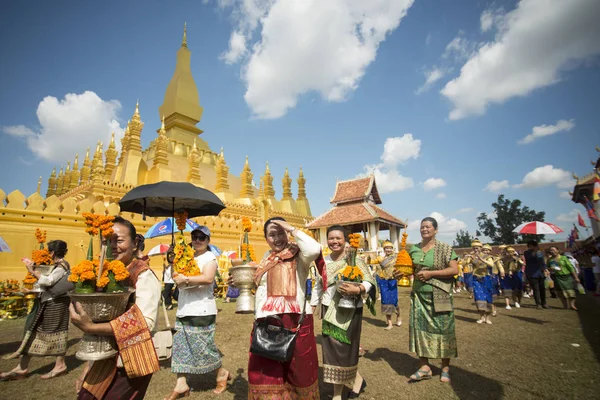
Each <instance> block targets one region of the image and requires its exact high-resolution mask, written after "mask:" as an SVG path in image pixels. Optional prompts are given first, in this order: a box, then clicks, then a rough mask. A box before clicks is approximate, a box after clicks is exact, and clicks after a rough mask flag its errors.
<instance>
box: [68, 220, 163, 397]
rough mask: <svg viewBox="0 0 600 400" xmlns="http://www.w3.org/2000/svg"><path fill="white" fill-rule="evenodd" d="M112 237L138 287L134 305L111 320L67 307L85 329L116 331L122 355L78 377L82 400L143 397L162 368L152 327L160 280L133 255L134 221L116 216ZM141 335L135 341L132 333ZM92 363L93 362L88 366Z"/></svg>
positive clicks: (130, 280)
mask: <svg viewBox="0 0 600 400" xmlns="http://www.w3.org/2000/svg"><path fill="white" fill-rule="evenodd" d="M113 231H114V234H113V236H112V238H111V244H110V245H111V247H112V254H113V256H114V257H115V260H118V261H121V262H122V263H123V264H125V265H126V266H127V271H128V272H129V278H128V280H127V286H130V287H134V288H135V304H131V307H130V308H129V309H128V310H127V311H126V312H125V314H123V315H122V316H120V317H117V318H115V319H114V320H112V321H110V322H103V323H94V322H93V321H92V319H91V318H90V316H89V315H88V314H87V313H86V312H85V310H84V309H83V307H82V306H81V304H79V303H76V304H71V305H70V306H69V310H70V314H71V322H72V323H73V325H75V326H76V327H78V328H79V329H81V330H82V331H83V332H84V333H88V334H92V335H101V336H114V337H115V339H116V342H117V345H118V347H119V355H118V357H114V358H110V359H107V360H102V361H93V362H90V363H89V364H88V365H87V366H86V368H84V371H83V373H82V376H81V377H80V379H79V380H78V381H77V383H76V385H77V389H78V390H79V396H78V399H79V400H96V399H98V400H104V399H106V400H108V399H129V400H134V399H143V398H144V396H145V395H146V390H147V389H148V385H149V384H150V380H151V378H152V374H153V373H154V372H156V371H158V370H159V369H160V366H159V365H158V357H157V355H156V351H155V350H154V344H153V343H152V340H144V339H143V338H149V337H150V332H151V331H153V330H154V328H155V326H156V320H157V318H158V304H159V302H160V297H161V284H160V281H159V280H158V278H157V277H156V275H155V274H154V272H153V271H152V270H151V269H150V266H149V265H148V263H147V261H146V260H145V259H138V258H136V257H135V254H136V253H137V250H138V246H139V243H138V241H137V239H136V230H135V227H134V226H133V224H132V223H131V222H129V221H127V220H126V219H124V218H122V217H118V216H117V217H115V219H114V220H113ZM132 337H134V338H141V339H142V340H140V341H132V340H131V338H132ZM90 364H91V365H90Z"/></svg>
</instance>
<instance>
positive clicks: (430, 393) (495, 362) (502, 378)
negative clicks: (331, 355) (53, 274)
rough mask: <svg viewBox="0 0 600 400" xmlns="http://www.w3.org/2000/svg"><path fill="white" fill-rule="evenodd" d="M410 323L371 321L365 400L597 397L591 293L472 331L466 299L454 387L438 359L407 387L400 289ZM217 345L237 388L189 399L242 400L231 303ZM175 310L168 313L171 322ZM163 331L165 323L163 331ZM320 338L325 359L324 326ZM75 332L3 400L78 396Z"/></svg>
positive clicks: (10, 332)
mask: <svg viewBox="0 0 600 400" xmlns="http://www.w3.org/2000/svg"><path fill="white" fill-rule="evenodd" d="M400 290H401V292H400V307H401V309H402V317H403V320H404V324H403V325H402V326H401V327H395V328H394V329H393V330H391V331H386V330H383V327H384V326H385V323H384V319H385V318H384V317H383V316H381V315H377V316H376V317H373V316H371V315H370V314H369V313H368V312H367V313H365V318H364V321H363V331H362V332H363V333H362V344H363V347H364V348H365V350H366V352H367V353H366V354H365V356H364V357H362V358H361V360H360V364H359V370H360V373H361V374H362V375H363V376H364V378H365V379H366V381H367V383H368V387H367V389H366V391H365V392H364V393H363V394H362V395H361V398H362V399H373V400H379V399H519V400H524V399H592V398H600V394H599V393H600V392H599V390H600V389H598V388H599V384H600V304H599V302H598V301H597V298H593V297H591V295H586V296H580V297H579V298H578V303H579V308H580V311H579V312H573V311H567V310H563V309H561V308H559V307H560V303H559V301H558V300H557V299H550V300H549V305H550V306H551V307H552V309H550V310H537V309H535V308H534V307H533V301H532V300H530V299H524V304H523V307H522V308H521V309H514V308H513V309H512V310H510V311H508V310H505V309H504V308H503V307H502V305H501V303H500V302H498V303H497V304H498V311H499V315H498V316H497V317H496V318H494V319H493V325H483V326H482V325H478V324H476V323H475V320H476V319H477V313H476V311H475V306H474V305H473V304H472V300H469V299H468V297H467V296H466V295H465V294H461V295H457V296H456V297H455V307H456V318H457V323H456V326H457V337H458V345H459V358H457V359H456V360H453V363H452V370H451V374H452V384H450V385H448V384H443V383H441V382H440V381H439V379H438V377H439V365H440V363H439V361H434V363H433V365H434V374H436V376H435V377H434V379H432V380H430V381H424V382H419V383H410V384H409V383H408V382H407V377H408V376H409V375H410V374H412V373H413V372H414V371H415V370H416V368H417V359H416V358H415V355H414V354H411V353H409V352H408V304H409V299H408V294H409V289H404V288H401V289H400ZM217 305H218V308H219V309H220V313H219V316H218V318H217V334H216V341H217V345H218V347H219V349H220V351H221V352H222V353H223V365H224V367H225V368H227V369H229V370H230V371H232V373H233V375H234V380H233V383H232V384H230V385H229V386H228V388H227V391H226V392H224V393H223V394H221V395H215V394H213V393H212V389H213V388H214V382H215V378H216V377H215V373H212V374H207V375H203V376H197V377H195V378H194V379H192V380H191V386H192V389H193V392H192V395H191V397H190V398H191V399H194V398H197V399H198V398H205V399H217V398H218V399H245V398H246V397H247V395H246V393H247V389H248V382H247V371H246V369H247V363H248V353H247V351H248V346H249V335H250V329H251V325H252V316H251V315H250V316H249V315H236V314H235V313H234V309H235V303H229V304H228V303H224V302H222V301H221V300H220V299H219V300H217ZM174 316H175V311H174V310H173V311H170V317H171V320H172V321H173V319H174ZM23 323H24V319H19V320H12V321H2V322H0V332H2V334H1V336H0V355H5V354H8V353H11V352H13V351H14V350H16V349H17V348H18V346H19V344H20V340H21V335H22V333H23ZM163 327H164V320H163V321H160V325H159V328H163ZM316 334H317V343H318V347H319V349H318V351H319V359H321V346H320V334H321V322H320V320H317V323H316ZM79 337H80V333H79V331H78V330H77V329H76V328H74V327H72V328H71V329H70V331H69V351H68V353H67V364H68V367H69V369H70V372H69V373H68V374H67V375H64V376H61V377H58V378H55V379H52V380H50V381H43V380H41V379H40V378H39V376H40V375H42V374H44V373H46V372H48V371H50V369H51V368H52V365H53V359H52V358H34V359H33V360H32V362H31V365H30V371H31V376H30V377H29V378H28V379H26V380H22V381H16V382H0V399H7V400H12V399H15V400H17V399H19V400H29V399H58V398H74V396H75V392H74V386H75V380H76V378H77V376H78V375H79V373H80V371H81V369H82V362H81V361H79V360H77V359H76V358H75V352H76V351H77V346H76V344H77V342H78V339H79ZM16 362H17V361H16V360H3V359H0V370H1V371H7V370H9V369H11V368H13V367H14V366H15V365H16ZM169 366H170V365H169V363H164V365H163V367H162V368H161V370H160V371H159V372H158V373H156V374H155V375H154V376H153V378H152V382H151V383H150V388H149V390H148V393H147V395H146V398H147V399H149V400H157V399H163V398H164V397H165V396H166V395H168V394H169V393H170V391H171V389H172V387H173V386H174V383H175V376H174V375H173V374H171V373H170V368H169ZM331 395H332V387H331V385H327V384H323V383H321V398H323V399H329V398H331Z"/></svg>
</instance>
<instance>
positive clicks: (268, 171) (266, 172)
mask: <svg viewBox="0 0 600 400" xmlns="http://www.w3.org/2000/svg"><path fill="white" fill-rule="evenodd" d="M270 173H271V170H270V169H269V162H268V161H267V168H266V169H265V175H266V174H270Z"/></svg>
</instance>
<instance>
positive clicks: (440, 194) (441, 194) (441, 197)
mask: <svg viewBox="0 0 600 400" xmlns="http://www.w3.org/2000/svg"><path fill="white" fill-rule="evenodd" d="M435 197H436V198H438V199H445V198H446V193H444V192H440V193H438V194H436V195H435Z"/></svg>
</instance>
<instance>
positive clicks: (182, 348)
mask: <svg viewBox="0 0 600 400" xmlns="http://www.w3.org/2000/svg"><path fill="white" fill-rule="evenodd" d="M191 236H192V247H193V248H194V257H195V260H196V263H197V264H198V267H199V269H200V275H198V276H185V275H182V274H177V275H175V276H174V278H173V279H174V280H175V283H176V284H177V286H178V287H179V300H178V302H177V320H176V321H175V329H176V330H177V332H176V333H175V335H174V336H173V358H172V360H171V372H173V373H176V374H177V382H176V384H175V388H174V389H173V392H172V393H171V395H170V397H168V399H169V400H174V399H177V398H178V397H179V396H180V395H184V396H185V395H188V394H189V393H190V387H189V386H188V383H187V375H188V374H198V375H199V374H206V373H208V372H211V371H214V370H217V386H216V389H215V390H214V392H215V393H217V394H218V393H222V392H223V391H224V390H225V388H226V386H227V381H228V380H229V379H231V375H230V374H229V371H227V370H226V369H225V368H223V367H222V366H221V365H222V363H221V355H220V353H219V350H218V349H217V345H216V344H215V331H216V319H217V318H216V317H217V304H216V302H215V298H214V290H213V282H214V280H215V274H216V272H217V259H216V257H215V255H214V254H213V252H212V251H210V248H209V243H210V230H209V229H208V227H206V226H199V227H198V228H196V229H194V230H193V231H192V234H191Z"/></svg>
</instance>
